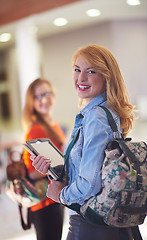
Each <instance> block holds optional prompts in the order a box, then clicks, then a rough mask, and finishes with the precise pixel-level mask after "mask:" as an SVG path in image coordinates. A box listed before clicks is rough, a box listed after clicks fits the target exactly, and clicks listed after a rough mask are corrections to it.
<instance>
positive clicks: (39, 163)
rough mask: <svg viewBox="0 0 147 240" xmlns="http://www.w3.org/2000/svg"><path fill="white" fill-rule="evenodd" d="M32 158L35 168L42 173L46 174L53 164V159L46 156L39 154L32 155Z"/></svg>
mask: <svg viewBox="0 0 147 240" xmlns="http://www.w3.org/2000/svg"><path fill="white" fill-rule="evenodd" d="M31 160H33V163H32V165H33V166H34V167H35V169H36V170H37V171H39V172H41V173H42V174H46V173H47V172H48V168H49V166H50V164H51V160H50V159H47V158H45V157H44V156H40V155H38V156H37V157H35V158H34V157H32V156H31Z"/></svg>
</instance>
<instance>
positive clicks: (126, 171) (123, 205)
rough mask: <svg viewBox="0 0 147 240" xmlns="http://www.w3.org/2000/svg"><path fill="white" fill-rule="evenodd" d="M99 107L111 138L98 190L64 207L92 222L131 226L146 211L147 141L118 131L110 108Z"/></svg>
mask: <svg viewBox="0 0 147 240" xmlns="http://www.w3.org/2000/svg"><path fill="white" fill-rule="evenodd" d="M99 107H101V108H102V109H103V110H104V111H105V112H106V115H107V118H108V122H109V124H110V126H111V128H112V130H113V132H114V141H111V142H109V143H108V145H107V146H106V149H105V153H104V161H103V166H102V188H101V192H100V193H98V194H96V195H95V196H92V197H91V198H90V199H88V200H86V201H85V203H84V204H83V205H82V206H80V205H79V204H77V203H75V204H72V205H70V206H67V207H69V208H71V209H73V210H75V211H77V212H78V213H79V214H81V215H82V216H83V217H84V218H85V219H86V220H87V221H88V222H90V223H92V224H94V225H101V224H107V225H109V226H112V227H119V228H125V227H135V226H138V225H140V224H142V223H143V222H144V220H145V217H146V214H147V145H146V143H145V142H132V141H131V139H124V138H123V136H122V135H118V134H117V133H118V128H117V125H116V123H115V121H114V119H113V116H112V114H111V112H110V111H109V110H108V109H107V108H106V107H104V106H99ZM78 134H79V130H78V132H77V134H76V135H75V136H74V138H73V141H72V144H70V149H67V152H66V155H65V160H66V161H67V160H68V156H69V152H70V150H71V148H72V146H73V144H74V142H75V141H76V139H77V137H78ZM138 239H139V238H138ZM140 239H142V238H141V237H140Z"/></svg>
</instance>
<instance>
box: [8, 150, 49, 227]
mask: <svg viewBox="0 0 147 240" xmlns="http://www.w3.org/2000/svg"><path fill="white" fill-rule="evenodd" d="M22 155H23V154H21V153H20V152H18V151H11V152H10V156H9V159H10V163H9V164H8V166H7V168H6V174H7V182H6V187H5V192H6V194H7V195H8V197H9V198H10V199H11V200H13V201H14V202H16V203H17V204H18V209H19V213H20V220H21V225H22V228H23V229H24V230H27V229H30V228H31V211H30V207H32V206H33V205H35V204H37V203H39V202H41V201H43V200H44V199H45V198H46V190H47V187H48V178H47V177H45V178H42V179H38V180H32V179H30V178H29V176H28V173H27V169H26V166H25V164H24V161H23V158H22ZM23 207H25V208H27V219H26V221H27V222H26V223H25V220H24V217H23Z"/></svg>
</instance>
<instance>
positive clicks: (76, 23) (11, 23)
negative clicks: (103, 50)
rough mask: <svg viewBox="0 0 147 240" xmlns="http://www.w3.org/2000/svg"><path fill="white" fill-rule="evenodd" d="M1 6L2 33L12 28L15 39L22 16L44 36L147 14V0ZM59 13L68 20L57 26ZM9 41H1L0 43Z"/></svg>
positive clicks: (32, 0)
mask: <svg viewBox="0 0 147 240" xmlns="http://www.w3.org/2000/svg"><path fill="white" fill-rule="evenodd" d="M20 2H21V4H20ZM39 2H40V3H41V4H39V5H38V3H39ZM6 3H7V4H6ZM8 3H9V6H8ZM12 3H13V4H12ZM0 6H1V8H0V34H1V33H3V32H11V33H12V40H11V41H14V40H15V29H16V27H17V24H18V22H19V21H20V20H21V21H24V20H26V21H28V22H29V24H30V26H33V25H34V26H36V27H37V29H38V31H37V35H38V37H43V36H46V35H52V34H57V33H60V32H61V31H62V32H63V31H67V30H71V29H75V28H79V27H84V26H88V25H90V24H96V23H99V22H102V21H108V20H114V19H115V20H116V19H143V18H147V0H141V5H138V6H129V5H127V4H126V0H41V1H40V0H21V1H20V0H0ZM91 8H97V9H99V10H100V11H101V15H100V16H98V17H91V18H90V17H88V16H87V15H86V10H88V9H91ZM22 9H23V11H22ZM57 17H64V18H66V19H67V20H68V24H67V25H66V26H62V27H56V26H54V25H53V20H54V19H55V18H57ZM18 20H19V21H18ZM6 44H8V43H0V47H2V46H3V47H4V45H5V46H6Z"/></svg>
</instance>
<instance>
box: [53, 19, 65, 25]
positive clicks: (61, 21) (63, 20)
mask: <svg viewBox="0 0 147 240" xmlns="http://www.w3.org/2000/svg"><path fill="white" fill-rule="evenodd" d="M53 23H54V25H55V26H59V27H60V26H64V25H66V24H67V23H68V21H67V19H65V18H56V19H55V20H54V21H53Z"/></svg>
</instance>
